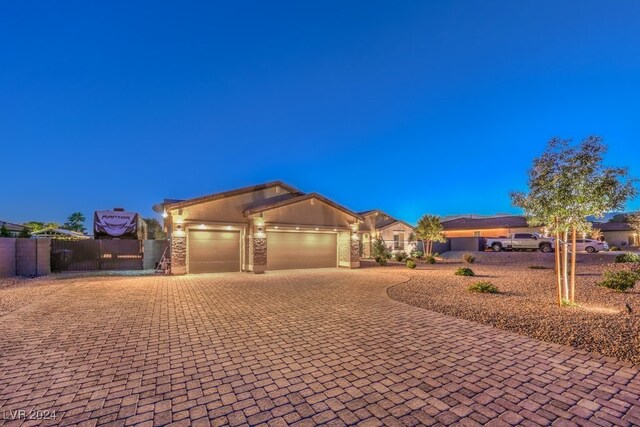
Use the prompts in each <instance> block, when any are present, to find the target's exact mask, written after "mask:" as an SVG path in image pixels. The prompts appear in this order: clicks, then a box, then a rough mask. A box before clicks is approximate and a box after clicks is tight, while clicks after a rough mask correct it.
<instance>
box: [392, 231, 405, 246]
mask: <svg viewBox="0 0 640 427" xmlns="http://www.w3.org/2000/svg"><path fill="white" fill-rule="evenodd" d="M393 249H394V250H401V249H404V233H403V232H394V233H393Z"/></svg>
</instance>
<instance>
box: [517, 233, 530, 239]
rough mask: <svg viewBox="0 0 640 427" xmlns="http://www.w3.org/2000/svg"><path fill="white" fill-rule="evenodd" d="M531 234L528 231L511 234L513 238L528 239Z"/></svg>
mask: <svg viewBox="0 0 640 427" xmlns="http://www.w3.org/2000/svg"><path fill="white" fill-rule="evenodd" d="M532 237H533V235H532V234H529V233H517V234H514V235H513V238H514V239H530V238H532Z"/></svg>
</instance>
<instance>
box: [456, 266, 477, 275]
mask: <svg viewBox="0 0 640 427" xmlns="http://www.w3.org/2000/svg"><path fill="white" fill-rule="evenodd" d="M453 274H455V275H456V276H475V275H476V273H474V272H473V270H472V269H470V268H467V267H459V268H458V269H457V270H456V272H455V273H453Z"/></svg>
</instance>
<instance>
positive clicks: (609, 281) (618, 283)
mask: <svg viewBox="0 0 640 427" xmlns="http://www.w3.org/2000/svg"><path fill="white" fill-rule="evenodd" d="M638 280H640V273H639V272H638V271H629V270H621V271H606V272H605V273H604V280H603V281H601V282H598V283H596V285H598V286H602V287H605V288H608V289H613V290H616V291H620V292H624V291H626V290H627V289H631V288H633V287H634V286H635V285H636V282H637V281H638Z"/></svg>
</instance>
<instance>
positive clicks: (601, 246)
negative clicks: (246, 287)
mask: <svg viewBox="0 0 640 427" xmlns="http://www.w3.org/2000/svg"><path fill="white" fill-rule="evenodd" d="M568 246H569V250H571V246H572V244H571V242H569V244H568ZM576 249H577V250H578V252H580V251H585V252H587V253H590V254H594V253H596V252H600V251H608V250H609V245H608V244H607V242H601V241H599V240H593V239H576Z"/></svg>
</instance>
